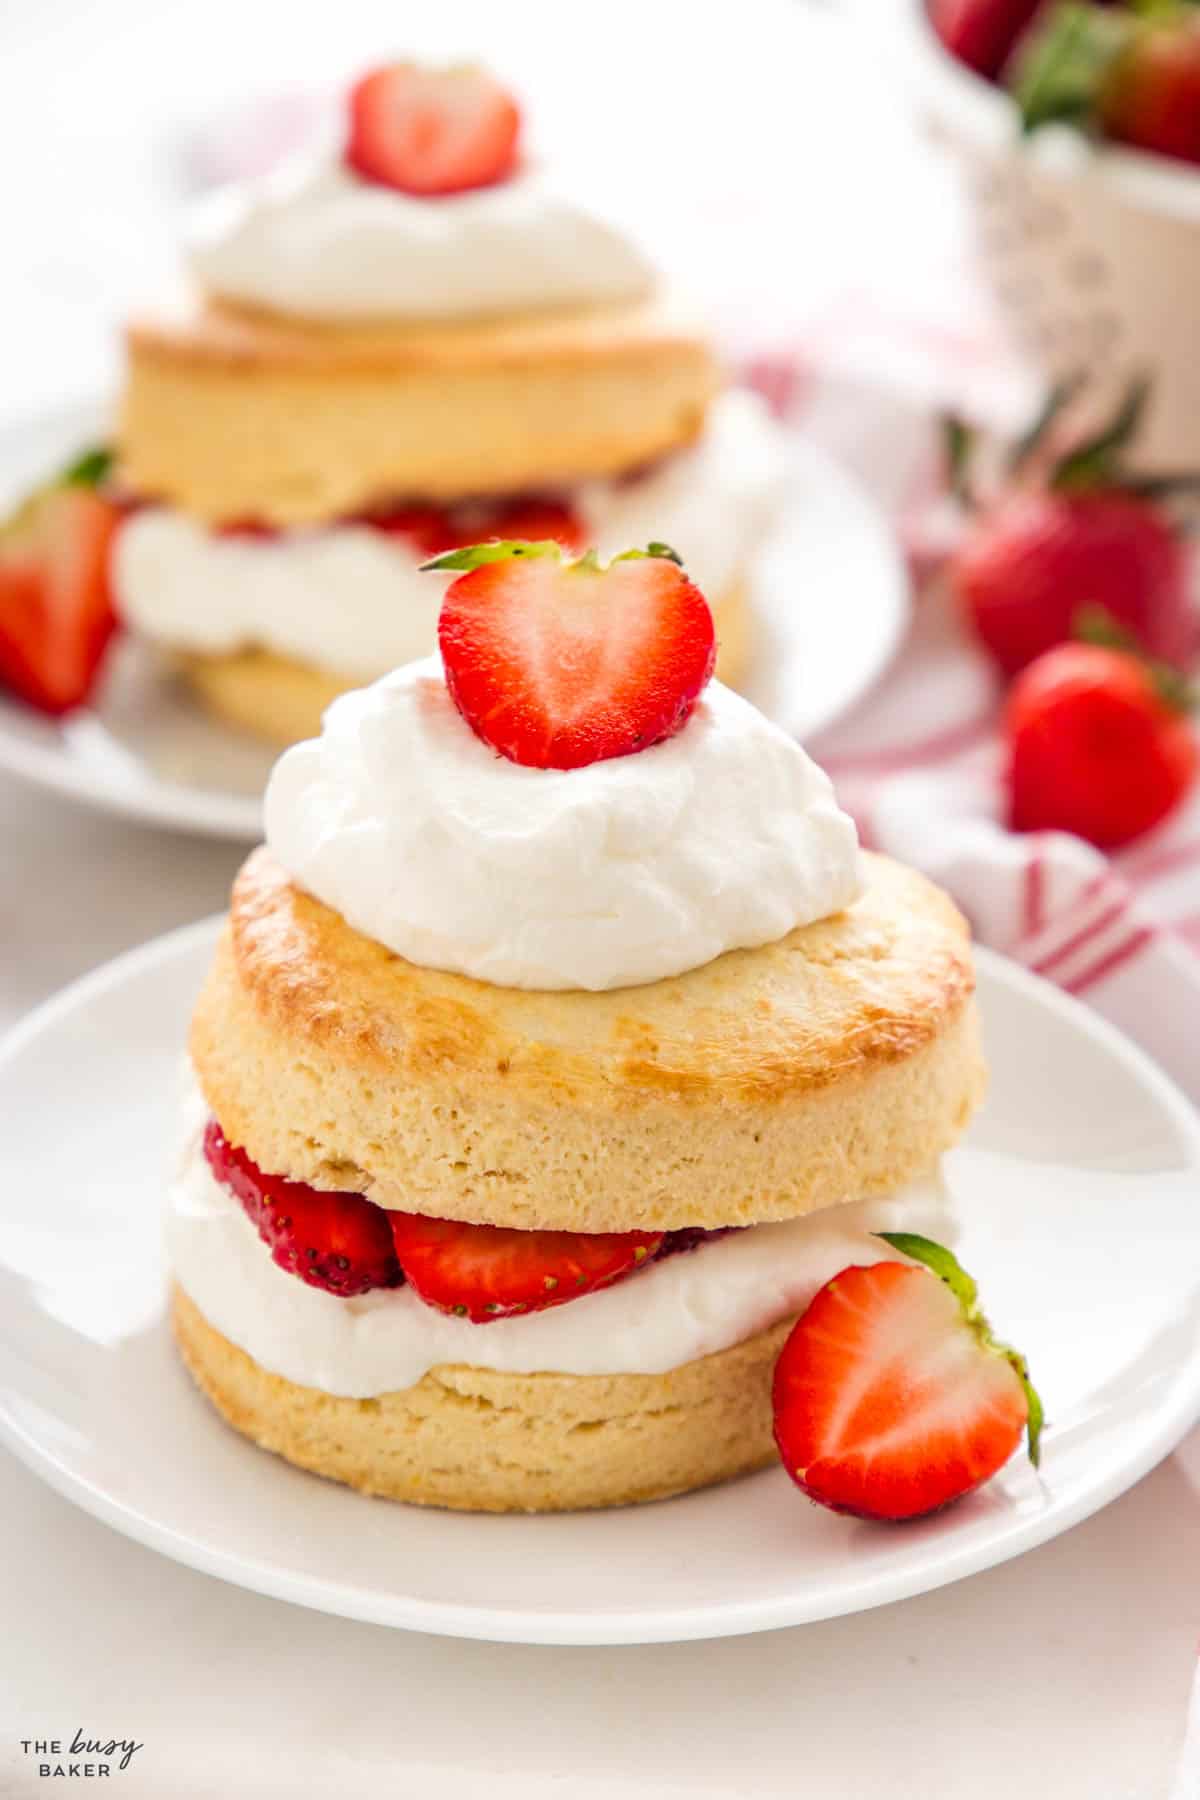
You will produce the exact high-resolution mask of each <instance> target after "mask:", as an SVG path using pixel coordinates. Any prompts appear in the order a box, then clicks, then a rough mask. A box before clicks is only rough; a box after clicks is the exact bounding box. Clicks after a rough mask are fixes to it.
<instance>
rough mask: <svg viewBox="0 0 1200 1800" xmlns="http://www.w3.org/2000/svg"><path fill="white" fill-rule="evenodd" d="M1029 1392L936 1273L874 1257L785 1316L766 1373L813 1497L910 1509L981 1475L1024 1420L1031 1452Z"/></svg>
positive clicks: (836, 1504)
mask: <svg viewBox="0 0 1200 1800" xmlns="http://www.w3.org/2000/svg"><path fill="white" fill-rule="evenodd" d="M934 1248H937V1247H936V1246H935V1247H934ZM942 1254H945V1253H944V1252H943V1253H942ZM966 1279H967V1280H968V1281H969V1277H968V1278H966ZM971 1286H972V1290H973V1284H971ZM984 1328H985V1329H986V1327H984ZM1035 1401H1036V1397H1035V1396H1033V1395H1032V1390H1031V1389H1028V1387H1027V1384H1026V1382H1025V1381H1024V1380H1023V1379H1022V1375H1021V1374H1019V1373H1018V1371H1017V1368H1016V1367H1015V1366H1014V1353H1012V1352H1008V1351H1006V1350H1005V1349H1004V1348H1003V1347H1002V1346H997V1345H995V1344H993V1343H992V1342H991V1341H990V1339H985V1338H984V1337H983V1336H981V1332H980V1328H979V1325H978V1324H973V1323H972V1322H971V1320H970V1319H969V1318H968V1316H967V1315H966V1313H965V1311H964V1307H963V1305H962V1302H961V1301H960V1299H959V1298H958V1297H957V1296H956V1294H955V1293H954V1292H952V1291H951V1288H950V1287H949V1286H948V1285H947V1283H946V1282H945V1281H944V1280H939V1278H938V1276H937V1275H935V1274H933V1273H932V1272H931V1271H930V1269H928V1268H920V1267H914V1266H912V1265H910V1264H906V1263H899V1262H882V1263H877V1264H874V1265H872V1266H870V1267H859V1266H855V1267H852V1268H848V1269H844V1270H843V1271H842V1273H841V1274H840V1275H837V1276H835V1277H834V1279H833V1280H832V1281H830V1282H828V1283H827V1284H826V1285H825V1287H823V1288H822V1289H821V1290H820V1292H819V1293H818V1294H817V1295H816V1297H815V1299H814V1300H813V1301H812V1303H811V1305H810V1306H809V1307H808V1309H807V1311H806V1312H805V1313H804V1314H803V1316H802V1317H801V1318H800V1319H799V1320H798V1322H797V1324H796V1325H795V1327H794V1328H793V1330H792V1333H791V1336H790V1337H789V1338H788V1341H787V1343H786V1345H785V1346H784V1349H783V1352H782V1354H781V1356H780V1358H779V1362H778V1364H777V1366H776V1371H775V1380H774V1388H773V1404H774V1410H775V1437H776V1442H777V1444H778V1446H779V1452H780V1455H781V1456H782V1458H783V1462H784V1466H785V1468H786V1469H787V1471H788V1474H789V1475H790V1476H791V1477H792V1480H793V1481H795V1483H796V1484H797V1486H798V1487H800V1488H801V1489H802V1490H803V1492H804V1493H806V1494H807V1495H808V1496H809V1497H810V1498H811V1499H813V1500H816V1501H817V1502H819V1503H820V1504H821V1505H822V1506H826V1507H829V1508H831V1509H832V1510H833V1511H835V1512H847V1513H853V1514H855V1515H857V1516H859V1517H862V1518H870V1519H908V1518H917V1517H919V1516H921V1515H923V1514H925V1513H930V1512H935V1511H937V1510H938V1509H939V1508H940V1507H943V1506H947V1505H949V1504H950V1502H951V1501H953V1500H957V1499H959V1498H960V1497H961V1496H962V1495H964V1494H967V1493H970V1492H971V1491H972V1490H973V1489H974V1488H977V1487H978V1486H979V1485H980V1484H981V1483H982V1482H984V1481H987V1480H988V1479H989V1478H990V1477H991V1476H992V1475H994V1474H995V1473H996V1472H997V1470H998V1469H1000V1468H1002V1467H1003V1465H1004V1464H1005V1463H1006V1462H1007V1461H1008V1459H1009V1457H1010V1456H1011V1455H1012V1454H1013V1452H1014V1451H1015V1450H1016V1448H1017V1446H1018V1444H1019V1442H1020V1440H1021V1436H1022V1434H1023V1433H1024V1432H1025V1431H1026V1430H1027V1429H1029V1431H1030V1439H1031V1454H1036V1430H1037V1426H1038V1425H1040V1406H1039V1408H1038V1421H1037V1424H1036V1425H1035V1424H1034V1423H1032V1421H1031V1410H1032V1407H1033V1405H1034V1404H1035Z"/></svg>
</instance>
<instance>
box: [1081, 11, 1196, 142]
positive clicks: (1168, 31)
mask: <svg viewBox="0 0 1200 1800" xmlns="http://www.w3.org/2000/svg"><path fill="white" fill-rule="evenodd" d="M1099 110H1100V122H1101V125H1102V127H1103V129H1104V131H1105V132H1106V133H1107V135H1108V136H1109V137H1112V138H1117V139H1119V140H1120V141H1121V142H1122V143H1125V144H1135V145H1137V147H1138V148H1139V149H1141V150H1153V151H1155V152H1157V154H1158V155H1159V156H1174V157H1177V158H1178V159H1179V160H1180V161H1182V162H1190V163H1200V13H1198V12H1197V11H1196V10H1195V8H1194V7H1192V8H1186V7H1185V8H1182V9H1180V11H1179V12H1178V13H1177V14H1176V15H1173V16H1172V17H1171V18H1163V19H1162V20H1161V21H1158V20H1155V18H1154V17H1153V15H1151V17H1150V19H1148V21H1147V22H1146V24H1145V25H1144V26H1143V27H1142V29H1141V30H1139V31H1138V32H1137V33H1136V34H1135V36H1134V38H1133V40H1132V42H1131V43H1130V45H1129V48H1128V50H1127V51H1126V52H1125V54H1124V55H1123V56H1121V57H1119V58H1118V59H1117V61H1116V63H1115V65H1114V67H1113V69H1112V72H1111V74H1110V76H1109V78H1108V80H1107V81H1106V83H1105V85H1104V88H1103V91H1102V93H1101V96H1100V109H1099Z"/></svg>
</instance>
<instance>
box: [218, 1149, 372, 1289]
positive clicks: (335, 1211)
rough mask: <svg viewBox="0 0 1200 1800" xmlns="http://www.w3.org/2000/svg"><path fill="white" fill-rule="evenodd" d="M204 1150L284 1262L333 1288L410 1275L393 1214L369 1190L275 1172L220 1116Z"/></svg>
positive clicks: (359, 1286) (358, 1286)
mask: <svg viewBox="0 0 1200 1800" xmlns="http://www.w3.org/2000/svg"><path fill="white" fill-rule="evenodd" d="M204 1154H205V1156H206V1157H207V1159H208V1165H209V1167H210V1168H211V1170H212V1172H213V1174H214V1175H215V1176H216V1178H217V1180H218V1181H220V1182H223V1183H224V1185H225V1186H226V1187H227V1188H228V1189H229V1191H230V1192H231V1193H232V1194H235V1195H236V1196H237V1198H238V1199H239V1200H240V1201H241V1203H242V1205H243V1206H244V1208H245V1209H246V1214H247V1216H248V1217H249V1218H250V1219H251V1220H252V1221H253V1223H254V1224H255V1225H256V1226H257V1228H258V1235H259V1237H261V1239H262V1241H263V1243H264V1244H267V1245H269V1246H270V1250H271V1255H272V1257H273V1258H274V1260H275V1261H276V1262H277V1263H278V1264H279V1266H280V1268H281V1269H287V1270H288V1271H289V1272H290V1273H291V1274H293V1275H299V1277H300V1279H301V1280H302V1281H307V1282H308V1284H309V1286H310V1287H318V1288H324V1289H326V1291H327V1292H329V1293H331V1294H342V1295H350V1294H365V1293H366V1292H367V1291H368V1290H369V1289H370V1288H378V1287H397V1286H398V1285H399V1283H400V1282H401V1280H402V1279H403V1277H402V1276H401V1274H400V1267H399V1264H398V1263H397V1261H396V1253H395V1251H394V1249H393V1248H392V1234H391V1231H390V1230H389V1229H388V1214H387V1213H385V1212H384V1210H383V1208H382V1207H379V1206H376V1205H374V1204H373V1202H372V1201H370V1200H368V1199H366V1198H365V1197H364V1196H363V1195H362V1194H347V1193H326V1192H325V1190H324V1189H322V1188H314V1187H309V1186H308V1184H307V1182H303V1181H288V1180H286V1179H285V1178H284V1176H282V1175H268V1174H266V1173H265V1172H264V1171H263V1170H262V1169H260V1168H259V1167H258V1164H257V1163H255V1162H253V1161H251V1159H250V1157H249V1156H247V1154H246V1152H245V1151H244V1150H240V1149H238V1148H237V1147H236V1146H235V1145H233V1144H231V1143H230V1142H229V1140H228V1138H227V1137H226V1136H225V1133H224V1132H223V1131H222V1130H221V1127H220V1126H219V1125H218V1124H217V1122H216V1120H215V1119H210V1120H209V1123H208V1126H207V1129H206V1130H205V1133H204Z"/></svg>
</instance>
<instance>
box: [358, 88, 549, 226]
mask: <svg viewBox="0 0 1200 1800" xmlns="http://www.w3.org/2000/svg"><path fill="white" fill-rule="evenodd" d="M349 109H350V128H349V135H348V137H347V141H346V152H345V155H346V162H347V163H348V164H349V166H350V168H352V169H353V170H354V171H355V173H356V174H358V175H361V176H362V178H363V180H364V181H370V182H373V183H375V184H376V185H378V186H380V187H389V188H395V189H396V190H397V191H398V192H400V193H403V194H420V195H427V196H434V195H438V194H459V193H464V192H465V191H467V190H468V189H470V188H482V187H491V186H493V185H494V184H495V183H496V182H499V181H504V180H506V179H507V177H508V176H509V175H511V174H512V172H513V170H514V168H515V167H516V163H517V140H518V137H519V135H520V129H521V113H520V109H519V107H518V106H517V103H516V101H515V100H514V99H513V97H512V95H511V94H510V93H508V91H507V90H506V89H505V88H504V87H502V86H501V85H500V83H499V82H498V81H497V80H496V79H495V78H494V76H492V75H489V74H488V72H487V70H486V69H481V68H476V67H473V66H470V65H464V66H461V67H455V68H445V69H433V68H424V67H422V66H421V65H419V64H417V63H409V62H400V63H388V64H386V65H385V66H384V67H382V68H378V69H372V70H370V72H369V73H368V74H366V75H364V76H362V77H361V78H360V80H358V81H357V82H356V83H355V85H354V87H353V88H352V89H351V91H350V101H349Z"/></svg>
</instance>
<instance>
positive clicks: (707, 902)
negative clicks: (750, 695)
mask: <svg viewBox="0 0 1200 1800" xmlns="http://www.w3.org/2000/svg"><path fill="white" fill-rule="evenodd" d="M265 816H266V838H267V843H268V844H269V846H270V848H271V850H272V852H273V853H274V855H275V856H276V858H277V859H278V861H279V862H280V863H281V864H282V865H283V867H284V868H285V869H286V870H287V872H288V874H289V875H290V876H291V877H292V878H293V880H294V881H296V882H297V883H298V884H299V885H300V886H301V887H303V888H306V889H307V890H308V891H309V892H310V893H312V894H315V895H316V897H317V898H318V899H319V900H323V901H324V902H325V904H326V905H327V906H330V907H332V908H334V910H335V911H337V912H339V913H341V915H342V917H343V918H344V919H345V920H346V921H347V923H348V924H350V925H351V926H353V928H354V929H355V930H356V931H359V932H362V933H363V934H364V935H365V936H367V937H370V938H374V939H375V940H376V941H377V942H378V943H381V944H385V945H386V946H387V947H388V948H389V949H391V950H394V951H395V952H396V953H397V954H398V955H400V956H403V957H406V958H407V959H408V960H409V961H410V962H414V963H420V964H424V965H425V966H427V967H429V968H434V969H450V970H455V971H457V972H458V973H459V974H463V975H472V976H475V977H476V978H477V979H478V980H480V981H488V982H492V983H494V984H496V985H498V986H500V987H515V988H537V989H567V988H572V989H579V988H584V989H592V990H599V989H607V988H620V987H628V986H633V985H636V984H638V983H640V982H646V981H657V980H659V979H661V978H663V977H665V976H669V975H677V974H681V973H682V972H683V971H684V970H687V969H695V968H699V967H700V965H701V964H703V963H707V962H711V961H712V959H713V958H714V957H717V956H720V955H722V954H723V952H725V951H727V950H735V949H741V948H748V947H751V946H753V945H758V944H766V943H771V942H773V941H775V940H776V939H778V938H781V937H784V936H785V935H786V934H787V933H788V932H789V931H791V930H792V929H793V927H795V926H797V925H806V924H809V923H811V922H812V921H813V920H815V919H823V918H826V917H828V916H829V915H830V914H831V913H835V912H839V911H840V910H841V909H842V908H843V907H844V906H847V905H849V904H850V902H851V901H852V900H854V899H855V898H856V896H857V894H858V891H859V863H858V844H857V838H856V836H855V830H854V826H853V823H852V822H851V820H850V819H849V818H848V817H847V816H846V814H845V813H843V812H841V811H840V810H839V808H838V806H837V803H836V801H835V799H834V796H833V788H832V786H831V784H830V781H829V778H828V776H826V775H825V774H824V772H823V771H822V770H821V769H819V768H818V767H817V765H816V764H815V763H814V762H813V761H811V759H810V758H809V757H808V756H806V755H805V753H804V751H803V750H802V749H801V748H800V746H799V745H798V744H796V743H795V742H794V741H793V740H792V739H791V738H789V737H788V736H787V735H786V734H785V733H784V732H782V731H780V730H779V728H778V727H777V726H775V725H772V724H771V723H770V722H769V721H768V720H767V719H765V718H764V717H763V715H762V714H761V713H760V712H758V711H757V710H756V709H755V708H754V707H753V706H751V705H750V704H749V702H748V701H745V700H742V699H740V698H739V696H738V695H737V694H734V693H732V692H731V691H730V690H729V689H728V688H725V687H723V686H722V685H721V683H720V682H717V681H714V682H712V683H710V685H709V687H708V688H707V689H706V691H705V693H704V695H703V697H702V698H701V700H700V701H699V703H698V704H697V706H696V708H695V710H694V712H693V713H692V716H691V718H690V719H689V720H688V722H687V724H686V725H685V726H684V728H683V730H682V731H679V732H677V733H676V735H675V736H674V737H671V738H668V739H667V740H666V741H665V742H664V743H661V744H656V745H654V747H653V748H651V749H649V750H643V751H642V752H641V753H640V754H638V755H636V756H619V757H611V758H609V759H607V760H605V761H601V762H594V763H590V764H588V765H587V767H585V768H581V769H571V770H568V771H562V770H555V769H530V768H524V767H521V766H519V765H518V764H516V763H512V762H509V761H507V760H506V759H505V758H503V757H500V756H497V755H496V753H495V752H494V751H493V750H491V749H489V748H488V746H487V745H486V744H485V743H483V741H482V740H481V739H480V738H478V737H476V736H475V733H474V732H473V731H472V730H471V728H470V726H469V725H467V723H466V722H465V720H464V719H463V718H462V717H461V716H460V714H459V713H458V711H457V710H456V708H455V706H454V702H453V701H452V700H451V698H450V695H449V693H448V692H447V689H446V684H445V681H444V679H443V675H442V668H441V663H440V661H439V660H438V659H437V658H436V657H430V658H429V659H428V660H427V661H424V662H419V663H410V664H409V665H408V667H407V668H403V669H397V670H396V671H395V673H394V674H392V675H388V676H385V678H384V679H383V680H382V681H378V682H376V683H375V684H374V685H373V686H372V687H368V688H361V689H358V690H356V691H354V692H352V693H348V694H344V695H343V696H342V697H341V699H339V700H335V701H334V703H333V705H332V706H331V707H330V708H329V710H328V711H327V712H326V714H325V724H324V730H323V731H322V734H321V736H320V737H319V738H312V739H310V740H309V741H308V742H306V743H303V744H297V745H295V746H294V747H293V748H292V749H291V750H288V751H286V752H285V753H284V755H283V756H282V757H281V758H280V759H279V761H278V762H277V763H276V765H275V768H274V771H273V773H272V775H271V779H270V782H269V783H268V786H267V793H266V801H265Z"/></svg>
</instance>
